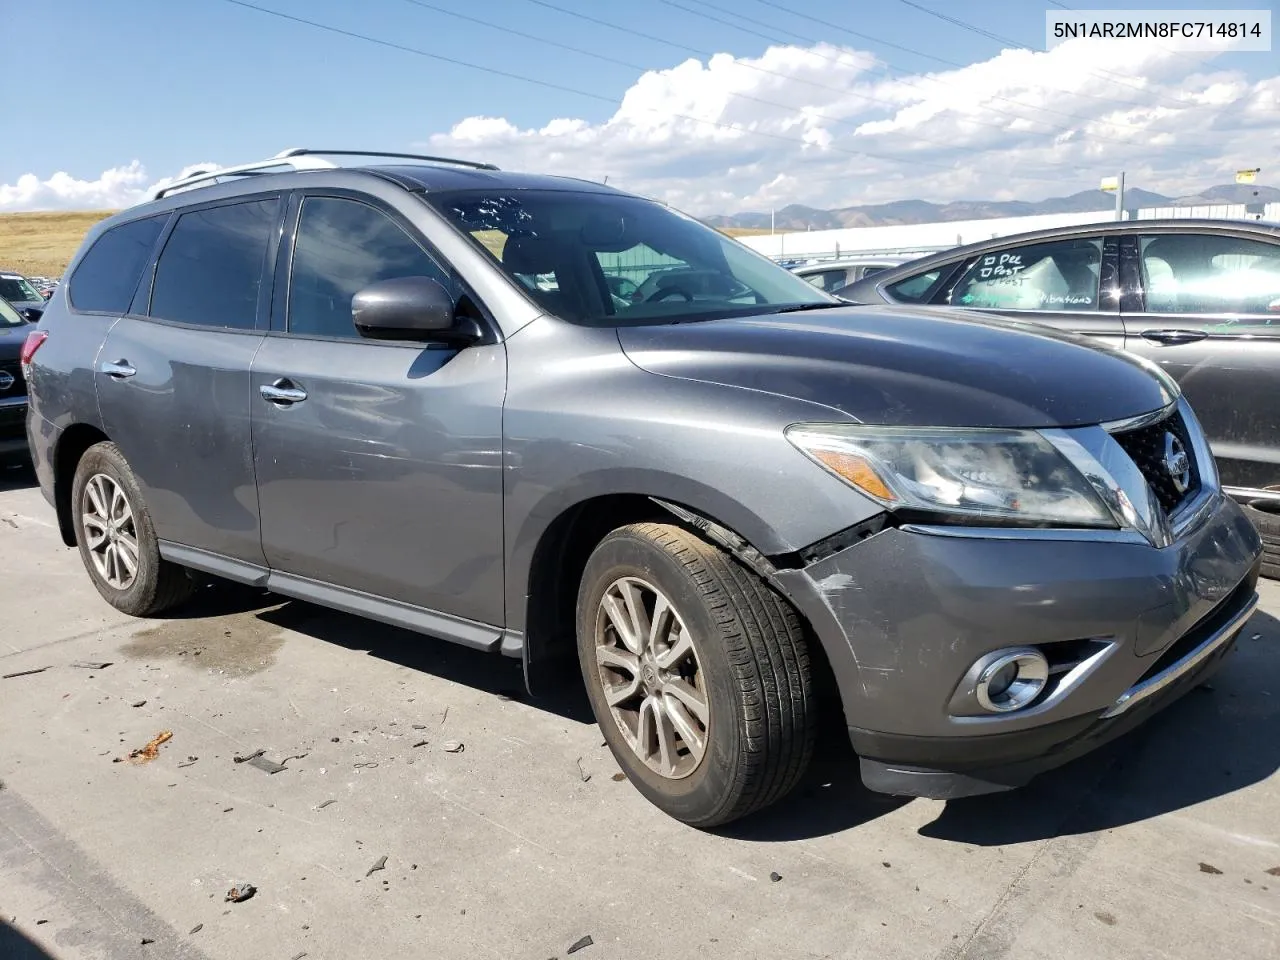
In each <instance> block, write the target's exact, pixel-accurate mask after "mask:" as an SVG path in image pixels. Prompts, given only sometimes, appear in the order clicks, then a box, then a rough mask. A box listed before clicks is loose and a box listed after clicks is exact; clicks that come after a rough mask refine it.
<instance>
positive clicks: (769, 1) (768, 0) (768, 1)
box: [664, 0, 1192, 156]
mask: <svg viewBox="0 0 1280 960" xmlns="http://www.w3.org/2000/svg"><path fill="white" fill-rule="evenodd" d="M664 2H665V0H664ZM695 2H702V0H695ZM904 2H905V0H904ZM756 3H759V4H761V5H762V6H766V7H772V8H774V9H775V10H779V11H781V12H783V13H786V14H788V15H790V16H794V17H804V18H806V19H808V20H812V21H813V22H814V23H820V24H822V25H823V26H826V27H830V28H832V29H833V30H839V31H841V32H842V33H847V34H849V35H850V36H855V37H861V38H862V39H864V40H869V41H871V42H873V43H881V44H884V45H887V46H892V47H894V48H895V49H898V50H906V51H907V52H908V53H913V54H915V55H916V56H920V57H925V58H927V59H929V60H933V61H935V62H937V63H941V64H945V65H946V66H949V67H954V68H956V69H959V70H963V69H965V68H966V67H968V66H972V64H964V63H960V62H958V61H956V60H949V59H947V58H946V57H938V56H935V55H933V54H931V53H925V52H924V51H922V50H914V49H912V48H910V47H903V46H901V45H900V44H892V43H889V42H888V41H885V40H883V39H881V38H879V37H873V36H871V35H870V34H866V33H860V32H858V31H857V30H853V29H851V28H849V27H845V26H842V25H840V24H837V23H832V22H831V21H830V20H823V19H821V18H820V17H815V16H814V15H813V14H810V13H801V12H800V11H798V10H793V9H791V8H790V7H786V6H783V5H782V4H780V3H775V2H773V0H756ZM702 5H703V6H714V5H713V4H709V3H705V2H702ZM717 9H723V8H717ZM923 9H927V8H923ZM930 12H932V11H930ZM939 16H944V18H945V15H942V14H939ZM975 29H978V30H980V29H981V28H975ZM984 35H985V34H984ZM998 42H1000V43H1006V44H1009V45H1010V46H1014V47H1021V46H1022V44H1020V43H1018V42H1017V41H1016V40H1011V39H1008V38H1002V39H1000V40H999V41H998ZM890 72H891V73H892V72H897V73H902V72H904V71H897V70H893V69H892V68H890ZM921 79H923V80H927V81H929V82H930V83H940V84H944V85H945V81H943V80H939V79H937V78H935V77H927V76H926V77H921ZM904 82H908V81H904ZM908 83H909V85H910V86H918V84H916V83H910V82H908ZM1134 89H1139V88H1136V87H1135V88H1134ZM1075 96H1079V97H1084V98H1086V99H1090V100H1101V101H1103V102H1105V103H1115V104H1118V105H1120V106H1127V107H1139V108H1140V107H1142V106H1144V105H1143V104H1138V103H1133V102H1131V101H1127V100H1114V99H1112V98H1111V97H1100V96H1098V95H1096V94H1091V93H1083V92H1080V91H1076V93H1075ZM991 99H993V100H1000V101H1003V102H1004V103H1009V104H1013V105H1014V106H1018V107H1024V108H1027V109H1030V110H1035V111H1038V112H1041V113H1052V114H1055V115H1057V116H1060V117H1067V118H1069V119H1071V120H1079V121H1080V122H1082V123H1089V124H1093V123H1096V124H1102V125H1103V126H1109V127H1115V128H1117V129H1123V128H1124V124H1120V123H1115V122H1113V121H1110V120H1101V119H1098V118H1096V117H1085V116H1081V115H1080V114H1078V113H1068V112H1066V111H1065V110H1055V109H1053V108H1052V107H1044V106H1037V105H1035V104H1030V103H1024V102H1022V101H1021V100H1014V99H1012V98H1011V97H1006V96H1002V95H1000V94H991ZM1177 102H1178V103H1179V104H1181V105H1182V106H1191V104H1188V103H1186V102H1185V101H1181V100H1180V101H1177ZM989 109H992V110H994V112H997V113H1004V114H1007V115H1009V116H1017V115H1016V114H1009V113H1008V111H1006V110H996V109H995V108H989ZM1018 119H1020V120H1029V121H1030V122H1032V123H1046V124H1047V123H1048V121H1044V120H1033V119H1031V118H1028V117H1019V118H1018ZM1058 132H1062V131H1058ZM1090 139H1093V140H1097V141H1104V142H1111V143H1122V144H1127V145H1129V146H1132V145H1133V141H1131V140H1120V139H1117V138H1115V137H1102V136H1096V135H1095V136H1093V137H1091V138H1090ZM1165 152H1166V153H1171V152H1172V153H1184V154H1186V155H1187V156H1191V155H1192V154H1191V153H1190V152H1189V151H1186V150H1181V151H1169V150H1166V151H1165Z"/></svg>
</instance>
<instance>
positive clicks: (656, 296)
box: [644, 284, 693, 303]
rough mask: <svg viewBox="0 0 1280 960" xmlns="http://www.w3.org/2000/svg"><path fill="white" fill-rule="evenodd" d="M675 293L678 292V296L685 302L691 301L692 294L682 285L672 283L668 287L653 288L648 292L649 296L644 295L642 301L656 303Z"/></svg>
mask: <svg viewBox="0 0 1280 960" xmlns="http://www.w3.org/2000/svg"><path fill="white" fill-rule="evenodd" d="M675 294H679V295H680V296H682V297H684V299H685V302H686V303H693V294H691V293H690V292H689V291H688V290H686V289H685V288H684V287H678V286H675V285H674V284H672V285H671V286H669V287H663V288H662V289H660V290H655V291H654V292H653V293H651V294H649V296H647V297H645V301H644V302H645V303H657V302H659V301H660V300H666V299H667V298H668V297H670V296H674V295H675Z"/></svg>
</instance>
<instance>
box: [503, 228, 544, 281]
mask: <svg viewBox="0 0 1280 960" xmlns="http://www.w3.org/2000/svg"><path fill="white" fill-rule="evenodd" d="M502 265H503V266H504V267H506V268H507V269H508V270H510V271H511V272H512V273H523V274H526V275H527V274H540V273H554V272H555V269H556V243H555V241H554V240H552V239H551V238H550V237H539V236H533V235H531V234H523V235H516V236H510V237H507V242H506V244H505V245H504V246H503V248H502Z"/></svg>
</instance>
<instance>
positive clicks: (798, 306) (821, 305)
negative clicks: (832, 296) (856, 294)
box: [773, 302, 853, 313]
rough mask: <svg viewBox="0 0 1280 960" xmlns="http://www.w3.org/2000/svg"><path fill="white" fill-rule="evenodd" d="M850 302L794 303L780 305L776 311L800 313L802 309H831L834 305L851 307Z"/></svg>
mask: <svg viewBox="0 0 1280 960" xmlns="http://www.w3.org/2000/svg"><path fill="white" fill-rule="evenodd" d="M850 306H853V304H850V303H825V302H821V303H793V304H790V305H788V306H785V307H778V309H777V310H775V311H773V312H774V313H799V312H800V311H801V310H830V309H831V308H832V307H850Z"/></svg>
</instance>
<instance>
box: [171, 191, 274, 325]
mask: <svg viewBox="0 0 1280 960" xmlns="http://www.w3.org/2000/svg"><path fill="white" fill-rule="evenodd" d="M279 208H280V203H279V200H277V199H276V198H271V199H269V200H248V201H243V202H240V203H231V204H226V205H224V206H217V207H205V208H202V209H200V210H192V211H190V212H189V213H184V214H182V216H180V217H179V218H178V222H177V223H176V224H175V225H174V228H173V232H172V233H170V234H169V239H168V240H167V241H166V242H165V245H164V251H163V252H162V253H161V254H160V262H159V263H158V264H157V265H156V279H155V284H154V286H153V287H152V291H151V310H150V313H151V316H153V317H156V318H158V319H161V320H172V321H174V322H175V323H191V324H197V325H199V326H206V327H222V328H229V329H233V330H252V329H253V328H254V326H255V324H256V322H257V316H258V297H259V294H260V292H261V290H262V283H263V277H264V276H266V271H267V251H268V250H269V249H270V246H271V236H272V234H273V233H274V232H275V231H276V229H277V226H278V215H279Z"/></svg>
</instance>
